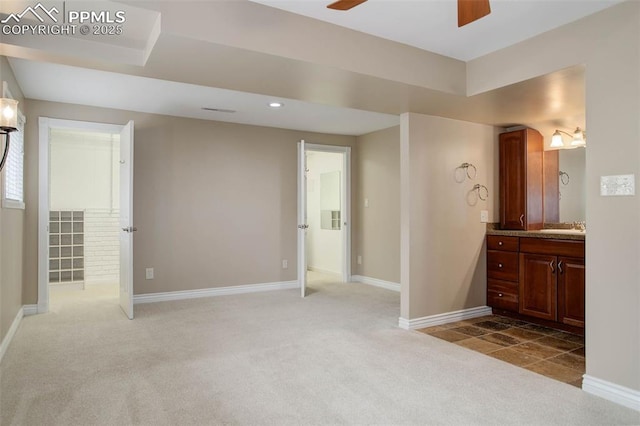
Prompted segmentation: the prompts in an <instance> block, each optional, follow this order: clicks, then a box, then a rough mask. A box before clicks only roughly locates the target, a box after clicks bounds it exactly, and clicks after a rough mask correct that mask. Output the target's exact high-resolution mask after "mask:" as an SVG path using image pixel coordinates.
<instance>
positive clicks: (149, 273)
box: [144, 268, 153, 280]
mask: <svg viewBox="0 0 640 426" xmlns="http://www.w3.org/2000/svg"><path fill="white" fill-rule="evenodd" d="M144 272H145V278H146V279H148V280H152V279H153V268H147V269H145V271H144Z"/></svg>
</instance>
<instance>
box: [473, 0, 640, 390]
mask: <svg viewBox="0 0 640 426" xmlns="http://www.w3.org/2000/svg"><path fill="white" fill-rule="evenodd" d="M639 23H640V2H637V1H628V2H624V3H622V4H619V5H617V6H614V7H611V8H609V9H606V10H604V11H602V12H600V13H597V14H595V15H591V16H588V17H586V18H584V19H581V20H579V21H576V22H574V23H572V24H569V25H565V26H563V27H560V28H558V29H556V30H553V31H549V32H547V33H544V34H542V35H540V36H538V37H534V38H532V39H530V40H526V41H524V42H522V43H518V44H517V45H515V46H512V47H509V48H506V49H503V50H500V51H498V52H495V53H492V54H489V55H486V56H484V57H482V58H479V59H476V60H474V61H471V62H469V63H468V64H467V69H468V76H467V82H468V90H469V92H470V93H478V92H481V91H484V90H491V89H492V88H495V87H502V86H505V85H507V84H512V83H515V82H518V81H522V80H525V79H528V78H531V77H535V76H538V75H543V74H547V73H549V72H552V71H556V70H558V69H561V68H565V67H568V66H572V65H576V64H584V65H585V67H586V99H587V104H586V117H587V121H586V130H587V135H588V137H587V151H586V155H587V159H586V162H587V164H586V169H585V170H586V185H587V191H586V192H587V202H586V210H587V216H586V220H587V227H588V238H587V241H586V342H587V346H586V355H587V356H586V359H587V375H589V376H593V377H596V378H599V379H602V380H606V381H609V382H613V383H615V384H618V385H621V386H625V387H628V388H631V389H634V390H636V391H638V390H640V362H638V360H640V278H639V277H640V261H639V260H640V199H639V198H638V195H636V196H633V197H601V196H600V193H599V184H600V176H605V175H617V174H631V173H633V174H635V175H636V181H637V178H638V176H640V143H639V141H640V127H639V126H638V117H639V116H640V78H638V76H640V24H639Z"/></svg>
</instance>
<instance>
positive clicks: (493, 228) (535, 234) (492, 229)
mask: <svg viewBox="0 0 640 426" xmlns="http://www.w3.org/2000/svg"><path fill="white" fill-rule="evenodd" d="M499 226H500V225H499V224H497V223H487V235H504V236H508V237H529V238H548V239H554V240H578V241H584V240H585V237H586V233H582V234H576V233H573V232H567V233H566V234H565V233H556V232H553V233H550V232H540V231H515V230H509V229H498V228H499ZM561 231H562V230H561V229H558V232H561Z"/></svg>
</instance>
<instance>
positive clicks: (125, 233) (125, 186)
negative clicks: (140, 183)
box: [120, 121, 136, 319]
mask: <svg viewBox="0 0 640 426" xmlns="http://www.w3.org/2000/svg"><path fill="white" fill-rule="evenodd" d="M135 230H136V228H134V227H133V121H129V122H128V123H127V124H126V126H124V127H123V128H122V131H121V132H120V307H121V308H122V310H123V311H124V313H125V315H127V317H128V318H129V319H133V232H134V231H135Z"/></svg>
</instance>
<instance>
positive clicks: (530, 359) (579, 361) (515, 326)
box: [417, 315, 585, 387]
mask: <svg viewBox="0 0 640 426" xmlns="http://www.w3.org/2000/svg"><path fill="white" fill-rule="evenodd" d="M417 331H420V332H422V333H425V334H428V335H430V336H433V337H437V338H439V339H443V340H446V341H448V342H451V343H455V344H456V345H460V346H464V347H465V348H468V349H472V350H474V351H477V352H481V353H483V354H486V355H489V356H492V357H494V358H497V359H499V360H502V361H505V362H508V363H510V364H513V365H517V366H519V367H522V368H526V369H527V370H531V371H534V372H536V373H538V374H542V375H544V376H547V377H550V378H552V379H555V380H559V381H561V382H565V383H569V384H570V385H573V386H577V387H581V386H582V375H583V374H584V372H585V360H584V337H582V336H578V335H575V334H571V333H565V332H563V331H559V330H553V329H551V328H547V327H542V326H540V325H537V324H531V323H528V322H524V321H519V320H516V319H512V318H507V317H501V316H498V315H490V316H485V317H480V318H473V319H469V320H464V321H458V322H454V323H449V324H445V325H438V326H435V327H428V328H423V329H420V330H417Z"/></svg>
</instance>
